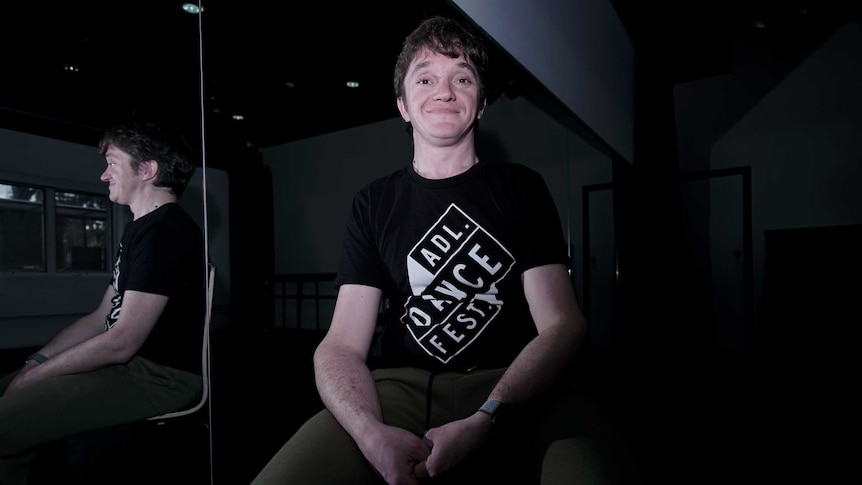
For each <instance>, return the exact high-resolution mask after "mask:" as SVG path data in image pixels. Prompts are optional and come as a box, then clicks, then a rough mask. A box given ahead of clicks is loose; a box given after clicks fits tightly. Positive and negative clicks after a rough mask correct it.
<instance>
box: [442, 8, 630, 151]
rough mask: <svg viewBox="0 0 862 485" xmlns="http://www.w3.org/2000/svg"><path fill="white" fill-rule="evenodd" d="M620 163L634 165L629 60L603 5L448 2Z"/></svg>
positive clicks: (626, 41)
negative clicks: (568, 112) (592, 133)
mask: <svg viewBox="0 0 862 485" xmlns="http://www.w3.org/2000/svg"><path fill="white" fill-rule="evenodd" d="M452 3H454V4H455V5H457V6H458V8H460V9H461V10H462V12H464V13H465V14H466V15H467V16H469V17H470V18H471V19H473V21H474V22H475V23H476V24H477V25H478V26H479V27H481V28H482V29H483V30H484V31H485V33H486V34H487V35H488V36H489V37H491V38H492V39H494V40H495V41H496V42H497V44H499V45H500V46H501V47H502V48H503V49H504V50H505V51H506V52H508V53H509V55H511V56H512V57H513V58H514V59H515V60H516V61H518V62H519V63H520V64H521V65H522V66H523V67H524V68H525V69H526V70H527V71H529V72H530V73H531V74H532V75H533V77H535V78H536V79H537V80H538V82H539V83H541V85H542V86H544V87H545V88H546V89H547V90H548V92H549V93H551V94H552V95H553V96H554V97H555V98H556V99H557V100H559V101H560V103H562V105H564V106H566V108H567V109H568V110H569V111H570V113H571V114H572V116H574V117H576V118H578V119H580V120H581V121H582V122H583V123H584V124H586V125H587V126H589V127H590V129H592V130H593V131H594V132H595V133H596V134H597V135H598V136H599V137H600V138H601V139H602V140H604V142H605V143H607V144H608V145H609V146H610V147H612V149H613V150H615V151H616V152H617V153H619V155H620V156H621V157H623V158H624V159H626V160H628V161H629V162H630V163H631V162H632V161H633V156H634V129H635V124H634V117H635V62H636V58H635V52H634V46H633V44H632V42H631V39H630V38H629V36H628V33H627V32H626V30H625V28H624V27H623V24H622V22H621V21H620V19H619V16H617V13H616V11H615V10H614V8H613V5H612V4H611V2H610V1H609V0H530V1H529V2H526V1H523V0H495V1H493V2H491V1H483V0H452Z"/></svg>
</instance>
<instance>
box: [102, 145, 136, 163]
mask: <svg viewBox="0 0 862 485" xmlns="http://www.w3.org/2000/svg"><path fill="white" fill-rule="evenodd" d="M109 157H110V158H124V159H128V158H132V156H131V155H129V154H128V153H126V151H125V150H123V149H122V148H120V147H118V146H117V145H115V144H113V143H109V144H108V149H107V150H105V158H109Z"/></svg>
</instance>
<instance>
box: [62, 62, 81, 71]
mask: <svg viewBox="0 0 862 485" xmlns="http://www.w3.org/2000/svg"><path fill="white" fill-rule="evenodd" d="M63 69H64V70H65V71H66V72H78V71H80V69H79V68H78V66H76V65H74V64H66V65H64V66H63Z"/></svg>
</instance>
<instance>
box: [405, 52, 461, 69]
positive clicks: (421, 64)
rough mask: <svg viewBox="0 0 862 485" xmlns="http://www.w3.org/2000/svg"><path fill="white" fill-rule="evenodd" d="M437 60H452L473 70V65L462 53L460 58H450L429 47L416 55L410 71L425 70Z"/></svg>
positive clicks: (459, 55) (459, 54)
mask: <svg viewBox="0 0 862 485" xmlns="http://www.w3.org/2000/svg"><path fill="white" fill-rule="evenodd" d="M437 58H442V59H447V60H452V61H453V62H456V63H458V64H462V65H464V66H465V67H469V68H471V69H473V64H472V63H471V62H470V60H469V59H467V58H466V57H464V55H463V54H462V53H461V52H458V57H454V58H453V57H449V56H447V55H446V54H440V53H439V52H435V51H433V50H431V49H429V48H427V47H423V48H422V49H420V50H419V51H418V52H416V55H415V56H413V61H412V62H411V63H410V70H411V71H417V70H419V69H423V68H426V67H428V66H429V65H431V63H432V61H433V60H434V59H437Z"/></svg>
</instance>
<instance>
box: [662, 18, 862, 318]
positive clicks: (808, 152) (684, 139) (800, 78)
mask: <svg viewBox="0 0 862 485" xmlns="http://www.w3.org/2000/svg"><path fill="white" fill-rule="evenodd" d="M860 59H862V24H860V23H859V22H854V23H849V24H847V25H846V26H844V27H843V28H842V29H840V30H838V31H837V32H836V33H835V34H833V35H832V36H831V37H830V38H829V39H828V40H827V41H826V42H824V43H823V44H822V45H821V46H820V47H819V48H818V49H817V50H816V51H815V52H813V53H812V54H811V55H809V56H808V57H807V58H805V59H804V61H803V62H801V63H800V64H799V65H798V66H796V67H795V68H794V69H793V70H792V71H790V72H789V73H788V74H787V76H786V77H785V78H784V79H783V80H781V82H780V83H778V84H776V85H775V86H774V88H773V89H772V90H771V91H769V92H768V93H766V94H765V95H764V96H763V97H761V98H760V99H759V101H758V102H757V103H756V104H752V105H751V107H750V109H749V110H748V111H747V112H743V113H740V116H739V117H738V118H737V120H738V121H736V123H735V124H729V123H726V121H725V120H723V119H722V118H723V116H724V110H725V109H726V108H727V103H725V102H724V100H723V99H725V98H726V96H727V93H735V92H737V91H739V90H740V87H744V86H745V82H744V81H749V82H750V81H751V79H752V78H751V73H750V72H747V71H744V70H740V71H739V72H734V73H733V74H731V75H727V76H722V77H720V78H711V79H705V80H701V81H694V82H691V83H686V84H684V85H679V86H677V87H676V103H677V126H678V127H679V129H678V134H679V137H680V143H681V148H682V150H681V151H680V167H681V170H682V171H684V172H685V171H698V170H703V169H704V162H703V159H702V158H700V157H701V156H706V157H707V161H708V168H710V169H713V170H718V169H724V168H734V167H745V166H750V167H751V179H752V193H753V200H752V209H751V210H752V217H753V220H752V224H753V246H754V247H753V251H754V254H753V255H752V257H753V263H754V287H755V302H754V303H755V312H757V311H758V309H759V300H760V295H761V294H762V291H763V288H762V283H763V276H764V275H763V269H764V231H768V230H772V229H787V228H803V227H819V226H831V225H846V224H860V223H862V197H860V196H859V187H862V144H860V142H859V140H860V134H862V89H860V86H862V62H860ZM716 93H725V95H724V96H725V98H723V97H717V96H716ZM743 99H744V95H743ZM724 125H727V129H726V131H725V132H723V134H721V133H718V132H717V131H715V129H714V127H716V126H724ZM698 127H701V128H702V129H701V132H700V133H704V132H706V133H708V134H709V130H713V135H715V136H713V137H712V139H713V140H714V141H712V142H710V137H709V136H711V135H709V136H707V137H705V138H704V137H701V138H700V139H699V141H700V143H697V142H696V141H692V140H697V128H698ZM704 142H706V144H704ZM715 197H716V196H715V195H713V202H712V206H711V208H710V211H711V214H712V218H713V219H717V218H718V219H720V218H721V216H722V214H721V212H722V211H725V210H727V206H726V205H725V204H724V203H722V202H719V201H717V200H715ZM726 230H727V227H726V226H716V225H715V224H713V227H712V229H711V232H712V233H713V234H714V236H713V237H712V240H713V244H715V241H716V240H719V241H720V238H717V237H715V235H718V234H720V233H722V232H724V231H726ZM732 250H733V248H732V247H714V248H713V249H712V254H713V260H712V263H711V265H712V267H713V268H714V269H716V268H719V269H720V268H723V267H727V266H728V265H729V264H731V263H730V262H729V261H728V259H727V256H728V255H729V254H731V253H732Z"/></svg>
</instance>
